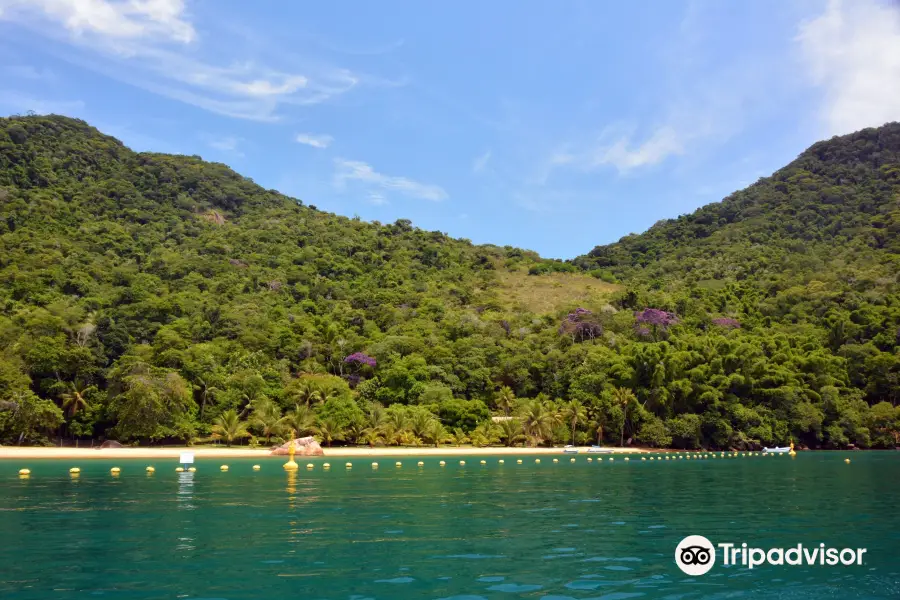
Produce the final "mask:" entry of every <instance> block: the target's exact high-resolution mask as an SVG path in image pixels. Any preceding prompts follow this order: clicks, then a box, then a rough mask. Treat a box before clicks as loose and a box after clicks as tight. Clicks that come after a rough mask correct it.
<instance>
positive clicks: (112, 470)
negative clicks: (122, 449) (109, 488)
mask: <svg viewBox="0 0 900 600" xmlns="http://www.w3.org/2000/svg"><path fill="white" fill-rule="evenodd" d="M109 472H110V473H112V475H113V477H115V476H116V475H118V474H119V473H121V472H122V469H120V468H119V467H113V468H112V469H110V470H109Z"/></svg>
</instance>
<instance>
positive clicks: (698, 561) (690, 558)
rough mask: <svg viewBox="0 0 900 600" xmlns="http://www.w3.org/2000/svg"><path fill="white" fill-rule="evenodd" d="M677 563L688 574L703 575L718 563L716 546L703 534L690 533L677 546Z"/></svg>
mask: <svg viewBox="0 0 900 600" xmlns="http://www.w3.org/2000/svg"><path fill="white" fill-rule="evenodd" d="M675 564H677V565H678V568H679V569H681V570H682V571H684V572H685V573H686V574H687V575H692V576H697V575H703V574H705V573H706V572H707V571H709V570H710V569H712V568H713V565H714V564H716V548H715V546H713V543H712V542H710V541H709V540H708V539H706V538H705V537H703V536H702V535H689V536H687V537H686V538H684V539H683V540H681V542H679V544H678V546H677V547H676V548H675Z"/></svg>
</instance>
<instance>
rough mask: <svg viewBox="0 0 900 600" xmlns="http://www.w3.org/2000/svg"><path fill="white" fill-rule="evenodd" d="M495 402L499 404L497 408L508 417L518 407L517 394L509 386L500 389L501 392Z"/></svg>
mask: <svg viewBox="0 0 900 600" xmlns="http://www.w3.org/2000/svg"><path fill="white" fill-rule="evenodd" d="M494 402H496V403H497V408H499V409H501V410H502V411H503V414H505V415H506V416H507V417H508V416H509V411H511V410H512V409H513V407H514V406H515V405H516V394H515V392H513V391H512V388H510V387H509V386H508V385H504V386H503V387H502V388H500V391H499V392H497V395H496V397H495V398H494Z"/></svg>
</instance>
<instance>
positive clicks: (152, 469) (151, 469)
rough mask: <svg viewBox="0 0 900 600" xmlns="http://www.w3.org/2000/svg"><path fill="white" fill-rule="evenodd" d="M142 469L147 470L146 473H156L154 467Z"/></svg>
mask: <svg viewBox="0 0 900 600" xmlns="http://www.w3.org/2000/svg"><path fill="white" fill-rule="evenodd" d="M144 470H145V471H147V472H148V473H156V468H155V467H147V468H146V469H144Z"/></svg>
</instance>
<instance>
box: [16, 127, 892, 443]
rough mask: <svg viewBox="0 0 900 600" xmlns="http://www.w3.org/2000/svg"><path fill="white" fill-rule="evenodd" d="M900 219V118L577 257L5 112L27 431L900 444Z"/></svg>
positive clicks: (60, 437)
mask: <svg viewBox="0 0 900 600" xmlns="http://www.w3.org/2000/svg"><path fill="white" fill-rule="evenodd" d="M585 218H589V215H586V216H585ZM898 234H900V124H889V125H886V126H884V127H881V128H878V129H867V130H864V131H861V132H858V133H855V134H853V135H849V136H844V137H840V138H834V139H832V140H829V141H826V142H820V143H818V144H815V145H814V146H812V147H811V148H810V149H809V150H807V151H806V152H804V153H803V154H802V155H801V156H800V157H799V158H798V159H797V160H795V161H794V162H792V163H791V164H790V165H788V166H787V167H785V168H784V169H782V170H780V171H778V172H777V173H775V174H774V175H773V176H772V177H769V178H766V179H762V180H760V181H759V182H757V183H756V184H754V185H752V186H751V187H749V188H747V189H746V190H743V191H740V192H737V193H735V194H733V195H732V196H730V197H728V198H726V199H725V200H724V201H722V202H720V203H716V204H711V205H709V206H706V207H703V208H701V209H699V210H697V211H696V212H694V213H693V214H690V215H685V216H682V217H679V218H677V219H674V220H667V221H663V222H660V223H658V224H656V225H655V226H654V227H652V228H651V229H650V230H649V231H647V232H646V233H644V234H641V235H631V236H627V237H625V238H623V239H622V240H620V241H619V242H618V243H615V244H611V245H608V246H602V247H598V248H595V249H594V250H593V251H592V252H590V253H589V254H587V255H585V256H582V257H578V258H576V259H574V260H572V261H566V262H562V261H553V260H545V259H542V258H540V257H539V256H538V255H537V254H535V253H533V252H529V251H526V250H521V249H517V248H512V247H497V246H477V245H473V244H472V243H471V242H469V241H468V240H458V239H453V238H450V237H448V236H447V235H445V234H442V233H440V232H428V231H423V230H420V229H417V228H415V227H413V226H412V224H411V223H410V222H409V221H406V220H399V221H397V222H395V223H393V224H387V225H385V224H380V223H377V222H376V223H367V222H363V221H360V220H359V219H355V218H354V219H350V218H346V217H341V216H336V215H333V214H329V213H325V212H322V211H319V210H317V209H316V208H315V206H313V205H310V204H305V203H303V202H301V201H299V200H296V199H292V198H289V197H286V196H284V195H282V194H279V193H278V192H275V191H273V190H265V189H262V188H261V187H259V186H258V185H256V184H254V183H253V182H252V181H250V180H249V179H246V178H243V177H240V176H239V175H237V174H236V173H234V172H233V171H231V170H230V169H228V168H227V167H226V166H224V165H221V164H215V163H208V162H204V161H203V160H201V159H200V158H199V157H189V156H170V155H163V154H152V153H135V152H132V151H131V150H129V149H128V148H126V147H125V146H124V145H122V144H121V143H120V142H119V141H117V140H115V139H113V138H111V137H108V136H105V135H103V134H101V133H99V132H98V131H97V130H95V129H93V128H92V127H90V126H89V125H87V124H86V123H84V122H82V121H78V120H74V119H70V118H66V117H59V116H46V117H42V116H26V117H12V118H7V119H0V443H5V444H46V443H60V442H62V443H74V440H89V439H90V440H99V439H115V440H119V441H122V442H124V443H144V444H147V443H200V442H205V441H209V440H212V439H217V440H222V441H224V442H225V443H229V444H231V443H254V444H274V443H275V442H278V441H280V440H282V439H283V438H285V437H286V436H287V435H288V434H289V432H290V431H291V430H294V431H296V432H297V433H299V434H311V435H316V436H317V437H318V438H319V439H321V440H322V441H323V442H324V443H325V444H328V445H332V444H371V445H376V444H377V445H380V444H386V445H396V444H404V445H418V444H423V445H437V444H441V443H455V444H461V443H473V444H477V445H487V444H500V443H502V444H507V445H513V444H552V443H570V442H574V443H578V444H584V443H601V444H616V445H619V444H629V443H632V444H640V445H647V446H673V447H679V448H699V447H709V448H758V447H760V446H770V445H774V444H786V443H787V442H788V441H789V440H791V439H793V440H795V441H796V442H797V443H799V444H803V445H806V446H808V447H813V448H816V447H822V448H827V447H848V446H855V447H874V448H888V447H895V446H898V445H900V407H898V406H897V404H898V401H900V296H898V283H900V281H898V273H900V237H898Z"/></svg>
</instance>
